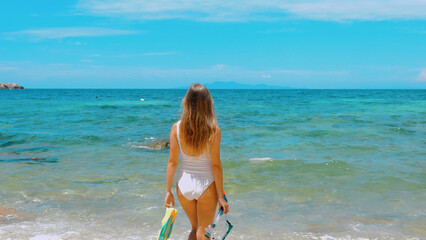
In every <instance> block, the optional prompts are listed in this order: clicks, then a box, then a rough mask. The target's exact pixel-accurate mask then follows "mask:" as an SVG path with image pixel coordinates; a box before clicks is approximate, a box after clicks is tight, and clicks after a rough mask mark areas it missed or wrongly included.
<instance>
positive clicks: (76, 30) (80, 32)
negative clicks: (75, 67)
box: [6, 27, 139, 44]
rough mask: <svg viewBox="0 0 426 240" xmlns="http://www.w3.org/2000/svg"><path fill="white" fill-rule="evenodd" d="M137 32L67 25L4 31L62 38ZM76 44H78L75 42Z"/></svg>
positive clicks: (12, 33) (48, 37) (134, 32)
mask: <svg viewBox="0 0 426 240" xmlns="http://www.w3.org/2000/svg"><path fill="white" fill-rule="evenodd" d="M136 33H139V32H138V31H134V30H120V29H111V28H97V27H67V28H41V29H29V30H22V31H17V32H9V33H6V34H7V35H8V36H16V37H18V36H23V37H32V38H37V39H62V38H69V37H100V36H117V35H130V34H136ZM76 44H80V43H79V42H77V43H76Z"/></svg>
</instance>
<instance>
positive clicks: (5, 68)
mask: <svg viewBox="0 0 426 240" xmlns="http://www.w3.org/2000/svg"><path fill="white" fill-rule="evenodd" d="M16 69H18V68H17V67H9V66H0V72H7V71H13V70H16Z"/></svg>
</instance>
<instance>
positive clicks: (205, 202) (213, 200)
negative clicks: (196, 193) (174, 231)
mask: <svg viewBox="0 0 426 240" xmlns="http://www.w3.org/2000/svg"><path fill="white" fill-rule="evenodd" d="M216 209H217V192H216V184H215V182H213V183H212V184H210V186H209V187H208V188H207V189H206V190H205V191H204V193H203V194H202V195H201V197H200V198H198V200H197V217H198V229H197V240H202V239H207V238H206V237H204V234H206V230H205V228H206V227H208V226H209V225H210V224H212V222H213V220H214V215H215V213H216Z"/></svg>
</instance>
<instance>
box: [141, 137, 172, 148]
mask: <svg viewBox="0 0 426 240" xmlns="http://www.w3.org/2000/svg"><path fill="white" fill-rule="evenodd" d="M146 146H147V147H149V148H151V149H156V150H162V149H166V148H168V147H169V146H170V140H169V139H168V138H159V139H157V140H155V141H152V142H150V143H149V144H147V145H146Z"/></svg>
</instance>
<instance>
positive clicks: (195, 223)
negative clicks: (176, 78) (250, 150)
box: [165, 84, 229, 240]
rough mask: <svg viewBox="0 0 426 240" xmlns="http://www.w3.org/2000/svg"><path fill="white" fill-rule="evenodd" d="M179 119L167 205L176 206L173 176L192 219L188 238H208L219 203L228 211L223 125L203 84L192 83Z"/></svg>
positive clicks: (173, 141)
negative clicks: (221, 157)
mask: <svg viewBox="0 0 426 240" xmlns="http://www.w3.org/2000/svg"><path fill="white" fill-rule="evenodd" d="M182 106H183V112H182V116H181V118H180V120H179V121H178V122H177V123H175V124H173V126H172V130H171V131H170V156H169V162H168V165H167V184H166V199H165V205H166V207H168V206H170V202H171V203H172V204H173V206H175V200H174V196H173V194H172V192H171V190H172V185H173V179H174V175H175V172H176V169H177V166H178V163H179V152H180V153H181V155H182V157H181V159H182V163H181V166H180V168H179V173H178V177H177V186H176V192H177V196H178V199H179V202H180V204H181V206H182V208H183V210H184V211H185V213H186V215H187V216H188V218H189V221H190V222H191V227H192V231H191V233H190V234H189V237H188V240H197V239H198V240H200V239H207V238H206V237H204V234H205V233H206V231H205V228H206V227H207V226H209V225H210V224H211V223H212V222H213V219H214V215H215V212H216V207H217V204H218V203H219V206H220V207H223V208H224V213H225V214H226V213H227V212H228V211H229V206H228V203H227V202H226V201H225V199H224V196H223V174H222V165H221V162H220V128H219V126H218V125H217V120H216V115H215V111H214V107H213V99H212V97H211V95H210V92H209V90H208V89H207V88H206V87H204V86H203V85H201V84H192V85H191V86H190V87H189V89H188V91H187V93H186V95H185V97H184V98H183V100H182Z"/></svg>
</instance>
